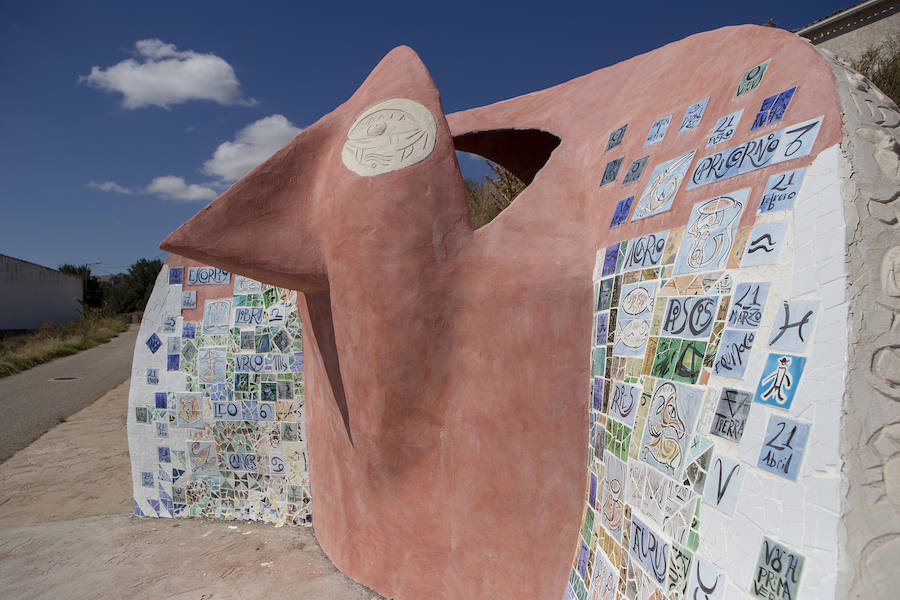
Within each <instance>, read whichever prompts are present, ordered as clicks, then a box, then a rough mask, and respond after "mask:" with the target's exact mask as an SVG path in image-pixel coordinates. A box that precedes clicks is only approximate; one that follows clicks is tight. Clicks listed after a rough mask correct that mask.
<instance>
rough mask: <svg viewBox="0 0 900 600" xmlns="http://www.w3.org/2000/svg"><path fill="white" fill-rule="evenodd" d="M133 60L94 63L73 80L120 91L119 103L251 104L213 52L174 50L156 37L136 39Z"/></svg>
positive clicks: (128, 105) (231, 72) (132, 105)
mask: <svg viewBox="0 0 900 600" xmlns="http://www.w3.org/2000/svg"><path fill="white" fill-rule="evenodd" d="M134 46H135V49H136V51H137V55H138V57H137V59H134V58H129V59H126V60H123V61H122V62H120V63H117V64H115V65H113V66H111V67H107V68H106V69H102V68H100V67H97V66H94V67H91V72H90V74H88V75H81V76H80V77H79V78H78V80H79V81H80V82H85V83H87V84H89V85H93V86H95V87H97V88H100V89H101V90H106V91H109V92H120V93H121V94H123V96H124V98H123V99H122V106H123V107H124V108H141V107H144V106H161V107H162V108H169V106H170V105H172V104H181V103H183V102H187V101H189V100H211V101H213V102H218V103H219V104H255V103H256V101H255V100H253V99H252V98H250V99H242V98H241V84H240V83H239V82H238V79H237V76H236V75H235V74H234V69H233V68H232V67H231V65H229V64H228V62H226V61H225V59H223V58H221V57H218V56H216V55H215V54H201V53H199V52H194V51H193V50H185V51H179V50H177V49H176V48H175V45H174V44H166V43H164V42H162V41H161V40H158V39H151V40H140V41H138V42H136V43H135V45H134Z"/></svg>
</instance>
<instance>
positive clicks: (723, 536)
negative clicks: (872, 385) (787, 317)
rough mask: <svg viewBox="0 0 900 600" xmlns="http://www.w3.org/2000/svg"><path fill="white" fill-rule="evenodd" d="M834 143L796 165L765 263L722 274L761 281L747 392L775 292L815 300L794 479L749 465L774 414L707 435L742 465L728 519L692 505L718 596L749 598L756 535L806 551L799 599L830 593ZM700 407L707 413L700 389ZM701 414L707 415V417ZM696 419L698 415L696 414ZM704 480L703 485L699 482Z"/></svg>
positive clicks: (837, 359) (840, 299) (776, 301)
mask: <svg viewBox="0 0 900 600" xmlns="http://www.w3.org/2000/svg"><path fill="white" fill-rule="evenodd" d="M839 157H840V153H839V148H838V146H836V145H835V146H832V147H830V148H828V149H826V150H825V151H823V152H822V153H821V154H819V155H818V156H817V157H816V159H815V160H814V161H813V163H812V164H811V165H810V166H809V167H808V169H807V171H806V177H805V178H804V181H803V186H802V188H801V190H800V193H799V194H798V197H797V200H796V202H795V204H794V209H793V211H792V212H793V214H792V216H791V218H790V221H791V225H790V229H789V231H788V235H787V238H786V242H787V243H786V244H785V246H784V247H783V248H782V251H781V256H780V257H779V260H778V263H777V264H775V265H766V266H757V267H743V268H740V269H735V270H732V271H731V274H732V277H733V278H734V281H735V285H737V284H738V283H741V282H746V281H770V282H771V288H770V292H769V298H768V301H767V303H766V309H765V312H764V313H763V320H762V324H761V325H760V328H759V332H760V338H761V339H760V340H759V341H758V342H757V343H756V344H755V345H754V349H753V351H752V352H751V355H750V364H749V366H748V367H747V371H746V374H745V377H744V382H743V385H738V387H742V388H746V389H753V388H755V385H756V382H758V381H759V378H760V375H761V374H762V370H763V366H764V363H765V360H766V357H767V356H768V350H767V349H766V346H765V339H763V338H764V336H766V335H769V332H771V331H772V328H773V326H774V325H775V321H776V319H777V318H778V317H779V310H780V307H781V301H782V300H783V299H789V300H790V299H804V300H812V299H821V300H822V307H821V312H820V313H819V315H818V317H817V319H816V323H815V328H814V330H813V334H812V335H813V337H812V339H811V341H810V344H809V346H808V347H807V353H808V361H807V363H806V368H805V370H804V372H803V377H802V380H801V383H800V387H799V388H798V390H797V395H796V396H795V397H794V401H793V403H792V405H791V408H790V411H789V413H790V414H789V415H788V416H789V417H790V418H791V419H794V420H798V421H803V422H808V423H812V428H811V430H810V436H809V440H808V442H807V444H806V451H805V454H804V457H803V463H802V466H801V470H800V475H799V476H798V478H797V481H796V482H792V481H789V480H787V479H784V478H781V477H777V476H775V475H772V474H769V473H767V472H765V471H763V470H761V469H758V468H756V463H757V459H758V458H759V453H760V448H761V447H762V445H763V441H764V440H763V437H764V434H765V431H766V426H767V425H768V422H769V415H771V414H776V413H778V414H783V412H784V411H778V410H775V409H772V408H770V407H768V406H766V405H763V404H758V403H755V402H754V403H753V404H752V405H751V408H750V416H749V418H748V419H747V425H746V428H745V430H744V435H743V438H742V439H741V442H740V444H739V445H735V444H731V443H728V442H726V441H724V440H722V439H721V438H718V437H716V436H709V437H710V439H712V441H713V443H714V445H715V448H716V453H717V454H721V455H725V456H728V457H730V458H734V459H738V460H741V461H742V462H743V463H745V464H746V465H747V466H748V467H749V468H747V469H746V473H745V477H744V481H743V484H742V487H741V496H740V497H739V499H738V503H737V508H736V510H735V514H734V515H733V516H732V517H728V516H726V515H724V514H723V513H721V512H719V511H717V510H715V509H714V508H712V507H710V506H709V505H707V504H703V505H702V507H701V512H700V547H699V549H698V553H699V554H700V555H702V556H703V557H704V558H706V559H707V560H709V561H710V562H712V563H713V564H714V565H715V566H716V567H717V568H719V569H720V570H721V571H723V572H724V573H726V574H727V575H728V578H729V587H728V593H727V594H726V596H725V597H726V598H741V599H746V598H751V597H752V596H751V595H750V594H749V592H748V591H747V590H748V586H749V582H750V581H751V580H752V578H753V569H754V567H755V565H756V556H757V553H758V552H759V548H760V546H761V545H762V540H763V537H764V536H768V537H770V538H773V539H775V540H777V541H779V542H781V543H783V544H786V545H787V546H790V547H792V548H794V549H797V550H798V551H799V552H800V554H802V555H803V556H804V557H805V558H806V563H805V564H804V567H803V575H802V579H801V583H800V593H799V597H801V598H816V599H817V600H831V599H833V598H835V575H836V572H837V560H838V548H839V542H840V539H841V536H840V531H839V529H840V527H839V525H840V483H841V459H840V454H839V440H840V415H841V403H842V400H843V393H844V382H845V379H846V377H847V327H846V323H847V304H846V302H845V298H844V290H845V289H846V278H847V273H846V269H845V263H844V234H845V232H844V216H843V200H842V198H841V191H840V179H839V177H838V160H840V158H839ZM784 217H785V214H784V213H778V212H775V213H768V214H766V215H761V216H760V218H759V219H758V221H757V222H766V221H770V220H772V221H774V220H780V219H783V218H784ZM735 383H736V381H735V380H734V379H727V378H724V377H720V376H717V375H712V376H710V379H709V384H708V385H709V387H710V388H715V389H721V388H722V387H734V386H735ZM707 398H708V399H710V398H712V399H713V401H710V402H708V403H707V406H706V407H705V410H706V411H707V412H711V411H713V410H715V403H714V400H715V399H717V398H718V395H717V394H710V395H708V396H707ZM707 418H711V416H708V417H707ZM701 419H702V417H701ZM707 484H709V482H707Z"/></svg>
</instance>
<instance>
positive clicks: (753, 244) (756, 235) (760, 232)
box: [741, 219, 788, 267]
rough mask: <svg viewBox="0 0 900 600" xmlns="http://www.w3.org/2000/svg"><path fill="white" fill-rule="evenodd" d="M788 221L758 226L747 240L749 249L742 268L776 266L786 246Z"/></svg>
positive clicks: (745, 253)
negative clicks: (779, 255) (782, 249)
mask: <svg viewBox="0 0 900 600" xmlns="http://www.w3.org/2000/svg"><path fill="white" fill-rule="evenodd" d="M787 228H788V221H787V220H786V219H785V220H781V221H772V222H769V223H762V224H761V225H757V226H756V227H754V228H753V230H752V231H751V232H750V236H749V237H748V238H747V247H746V249H745V250H744V256H743V257H742V258H741V266H742V267H755V266H758V265H774V264H775V263H776V262H778V254H779V253H780V252H781V247H782V246H783V245H784V241H785V236H786V235H787Z"/></svg>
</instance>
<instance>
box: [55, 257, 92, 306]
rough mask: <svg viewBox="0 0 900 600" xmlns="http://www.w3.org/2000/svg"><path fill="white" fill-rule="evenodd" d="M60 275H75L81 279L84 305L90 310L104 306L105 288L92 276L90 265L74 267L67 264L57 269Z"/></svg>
mask: <svg viewBox="0 0 900 600" xmlns="http://www.w3.org/2000/svg"><path fill="white" fill-rule="evenodd" d="M57 270H58V271H59V272H60V273H65V274H66V275H74V276H76V277H80V278H81V298H82V300H81V301H82V305H83V306H87V307H90V308H100V306H101V305H102V304H103V287H102V286H101V285H100V280H99V279H97V278H96V277H94V276H93V275H91V268H90V267H89V266H88V265H72V264H69V263H66V264H64V265H60V266H59V268H58V269H57Z"/></svg>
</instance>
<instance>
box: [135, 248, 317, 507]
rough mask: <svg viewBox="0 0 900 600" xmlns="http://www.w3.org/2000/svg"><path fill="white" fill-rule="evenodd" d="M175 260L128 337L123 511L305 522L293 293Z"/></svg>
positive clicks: (307, 502)
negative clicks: (128, 484) (126, 504)
mask: <svg viewBox="0 0 900 600" xmlns="http://www.w3.org/2000/svg"><path fill="white" fill-rule="evenodd" d="M177 260H178V259H177V258H175V257H173V258H170V260H169V261H168V263H167V265H166V266H164V267H163V269H162V271H161V272H160V274H159V277H158V278H157V282H156V286H155V287H154V289H153V292H152V294H151V296H150V301H149V302H148V304H147V308H146V310H145V312H144V319H143V321H142V323H141V329H140V334H139V343H138V344H136V347H135V356H134V366H133V373H134V376H133V377H132V383H131V393H130V396H129V413H128V441H129V449H130V454H131V462H132V471H133V473H134V512H135V514H136V515H138V516H147V517H151V516H152V517H190V516H200V517H209V518H225V519H251V520H258V521H268V522H272V523H276V524H283V523H293V524H308V523H309V522H310V521H311V513H310V502H311V497H310V492H309V480H308V475H307V457H306V441H305V439H306V431H305V405H304V387H303V386H304V378H303V341H302V335H301V328H300V318H299V313H298V310H297V306H296V293H294V292H290V291H288V290H282V289H279V288H275V287H273V286H269V285H265V284H262V283H260V282H257V281H254V280H251V279H248V278H246V277H241V276H237V275H235V276H232V274H231V273H228V272H227V271H223V270H221V269H216V268H212V267H187V268H186V267H182V266H174V265H173V264H172V263H173V261H174V262H175V264H177ZM232 277H233V279H234V281H233V284H232ZM188 299H189V300H188ZM201 299H202V301H201ZM142 340H144V341H142ZM163 346H165V351H166V352H165V354H164V353H163V352H162V351H161V349H162V347H163ZM157 350H159V352H157Z"/></svg>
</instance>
